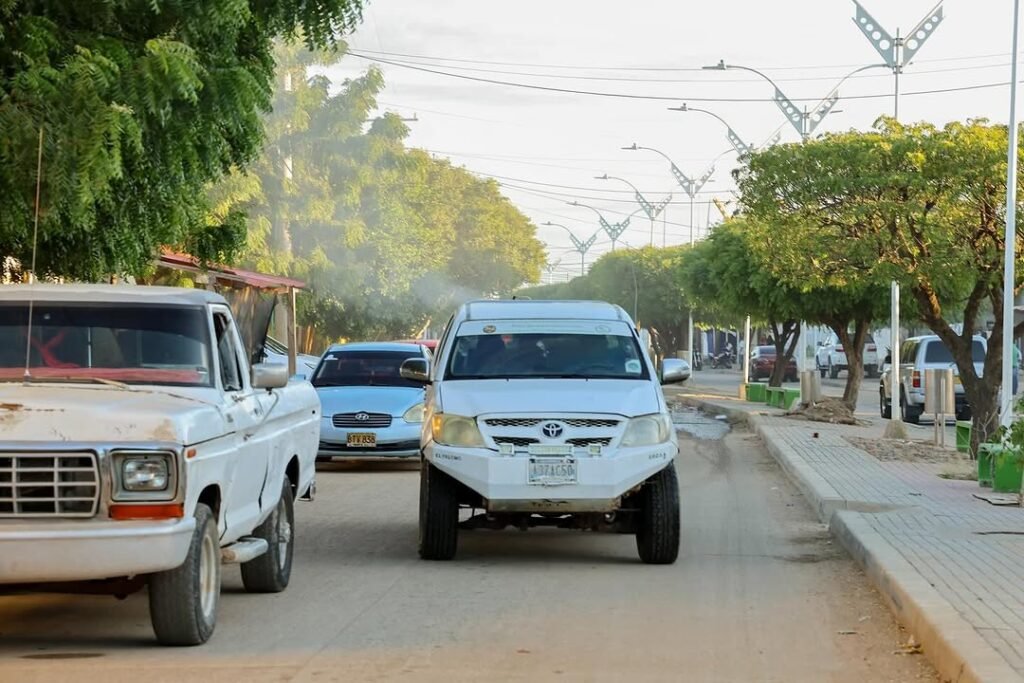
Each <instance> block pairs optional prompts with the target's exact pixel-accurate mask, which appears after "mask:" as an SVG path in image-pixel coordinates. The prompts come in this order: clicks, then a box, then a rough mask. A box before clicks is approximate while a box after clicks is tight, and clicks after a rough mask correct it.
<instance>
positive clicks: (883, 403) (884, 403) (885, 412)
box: [878, 389, 892, 420]
mask: <svg viewBox="0 0 1024 683" xmlns="http://www.w3.org/2000/svg"><path fill="white" fill-rule="evenodd" d="M878 407H879V411H880V412H881V413H882V417H883V418H884V419H886V420H888V419H890V418H891V417H892V404H891V403H890V402H889V399H887V398H886V397H885V389H879V390H878Z"/></svg>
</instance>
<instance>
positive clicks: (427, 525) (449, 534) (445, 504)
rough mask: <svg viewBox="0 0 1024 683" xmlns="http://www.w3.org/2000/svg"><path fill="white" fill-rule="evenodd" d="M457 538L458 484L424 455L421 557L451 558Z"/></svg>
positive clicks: (453, 555)
mask: <svg viewBox="0 0 1024 683" xmlns="http://www.w3.org/2000/svg"><path fill="white" fill-rule="evenodd" d="M458 539H459V500H458V485H457V483H456V481H455V480H454V479H452V478H451V477H450V476H448V475H447V474H445V473H444V472H442V471H441V470H439V469H437V468H436V467H434V466H433V465H431V464H430V463H429V462H428V461H427V460H426V459H424V460H423V461H422V463H421V465H420V539H419V546H420V548H419V551H420V557H422V558H423V559H424V560H450V559H452V558H453V557H455V550H456V548H457V546H458Z"/></svg>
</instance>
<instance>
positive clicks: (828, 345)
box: [814, 333, 878, 379]
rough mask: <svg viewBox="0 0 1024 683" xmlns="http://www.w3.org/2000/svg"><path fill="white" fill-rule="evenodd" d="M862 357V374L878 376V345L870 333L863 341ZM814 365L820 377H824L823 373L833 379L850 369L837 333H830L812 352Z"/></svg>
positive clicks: (872, 376)
mask: <svg viewBox="0 0 1024 683" xmlns="http://www.w3.org/2000/svg"><path fill="white" fill-rule="evenodd" d="M862 359H863V361H862V362H863V364H864V374H865V375H867V376H868V377H870V378H872V379H873V378H875V377H878V346H876V345H875V338H874V337H872V336H871V335H870V334H869V335H868V336H867V340H866V341H865V342H864V352H863V356H862ZM814 365H815V367H816V368H817V370H818V372H820V373H821V378H822V379H825V375H828V376H829V377H831V378H832V379H835V378H837V377H839V373H840V372H846V371H847V370H849V369H850V364H849V361H847V360H846V349H844V348H843V343H842V342H841V341H839V336H838V335H837V334H835V333H832V334H831V335H830V336H829V338H828V340H827V341H825V342H822V343H821V344H820V345H819V347H818V350H817V352H815V354H814Z"/></svg>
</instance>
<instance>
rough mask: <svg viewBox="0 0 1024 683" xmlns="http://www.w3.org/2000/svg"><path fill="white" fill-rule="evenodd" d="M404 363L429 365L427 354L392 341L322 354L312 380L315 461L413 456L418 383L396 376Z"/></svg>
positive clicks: (417, 422) (417, 430)
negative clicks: (318, 411)
mask: <svg viewBox="0 0 1024 683" xmlns="http://www.w3.org/2000/svg"><path fill="white" fill-rule="evenodd" d="M410 358H415V359H419V360H422V361H424V362H428V363H429V361H430V352H429V351H428V350H427V349H426V347H425V346H422V345H420V344H401V343H395V342H381V343H357V344H337V345H334V346H332V347H331V348H329V349H327V352H326V353H324V355H323V358H322V359H321V360H320V364H319V365H318V366H317V368H316V371H315V372H314V373H313V377H312V383H313V387H314V388H316V391H317V394H319V395H320V402H321V404H322V405H323V419H322V420H320V448H319V454H318V456H317V457H318V459H319V460H331V459H332V458H335V457H342V456H344V457H349V458H353V457H355V458H364V459H365V458H371V457H389V458H415V457H419V454H420V425H421V424H422V422H423V384H422V383H419V382H415V381H411V380H408V379H404V378H403V377H402V375H401V367H402V363H403V362H404V361H406V360H408V359H410Z"/></svg>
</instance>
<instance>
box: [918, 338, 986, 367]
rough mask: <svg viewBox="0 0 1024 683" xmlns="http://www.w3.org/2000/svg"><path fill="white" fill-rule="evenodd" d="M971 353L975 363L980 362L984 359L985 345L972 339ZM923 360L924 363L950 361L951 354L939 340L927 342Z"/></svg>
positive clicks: (951, 358)
mask: <svg viewBox="0 0 1024 683" xmlns="http://www.w3.org/2000/svg"><path fill="white" fill-rule="evenodd" d="M971 355H972V356H973V360H974V362H975V363H982V362H984V361H985V346H984V345H983V344H982V343H981V342H980V341H978V340H977V339H975V340H974V344H972V345H971ZM924 362H925V363H952V362H953V354H952V353H950V351H949V349H948V348H947V347H946V345H945V344H943V343H942V342H941V341H931V342H928V346H926V347H925V350H924Z"/></svg>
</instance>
